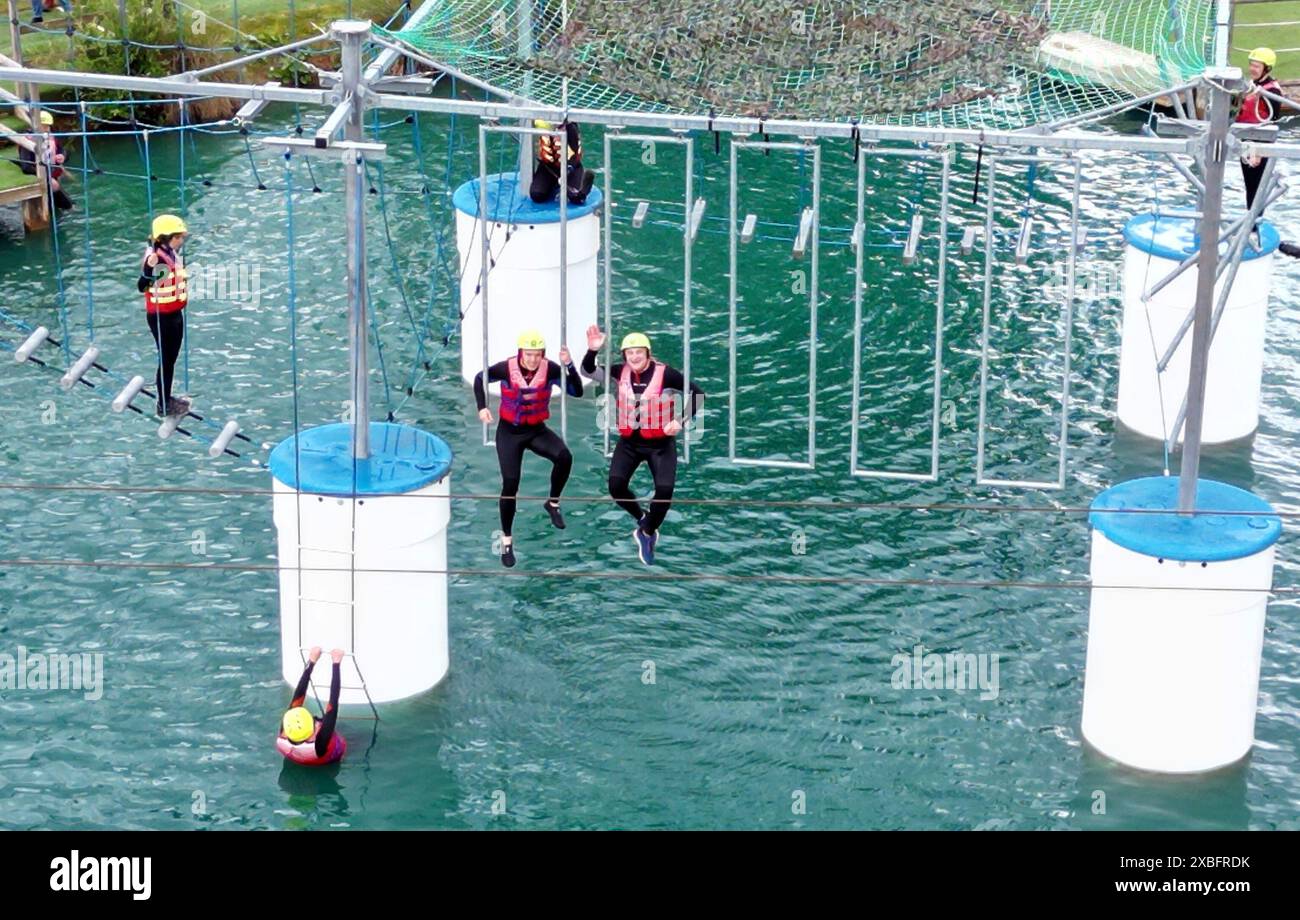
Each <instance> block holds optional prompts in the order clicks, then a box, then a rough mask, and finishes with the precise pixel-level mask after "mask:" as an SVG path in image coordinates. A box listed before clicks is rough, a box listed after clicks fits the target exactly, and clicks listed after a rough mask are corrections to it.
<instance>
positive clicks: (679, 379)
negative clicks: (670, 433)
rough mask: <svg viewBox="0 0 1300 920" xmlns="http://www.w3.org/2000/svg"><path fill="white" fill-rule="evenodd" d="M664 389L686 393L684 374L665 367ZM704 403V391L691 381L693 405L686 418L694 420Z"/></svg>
mask: <svg viewBox="0 0 1300 920" xmlns="http://www.w3.org/2000/svg"><path fill="white" fill-rule="evenodd" d="M664 389H666V390H676V391H677V392H678V393H684V392H685V391H686V378H685V377H684V376H683V375H682V372H681V371H679V370H678V369H677V368H675V367H665V368H664ZM703 403H704V391H703V390H701V389H700V385H699V384H698V383H696V382H695V381H694V380H692V381H691V403H690V406H688V407H687V408H688V411H687V413H686V417H687V418H694V417H695V413H696V412H697V411H698V410H699V408H700V406H701V405H703Z"/></svg>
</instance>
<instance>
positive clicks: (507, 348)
mask: <svg viewBox="0 0 1300 920" xmlns="http://www.w3.org/2000/svg"><path fill="white" fill-rule="evenodd" d="M487 191H488V196H487V199H488V200H487V217H488V220H487V233H488V240H489V247H490V252H491V260H492V262H490V263H489V266H490V270H489V271H488V314H489V315H488V329H487V341H488V360H489V362H491V363H496V362H497V361H503V360H505V359H506V358H508V357H510V356H511V355H513V354H514V353H515V351H516V347H517V346H516V343H517V341H518V339H519V334H520V333H521V332H523V331H524V330H526V329H537V330H539V331H541V333H542V335H543V336H545V337H546V353H547V357H549V358H552V359H555V358H556V356H557V355H558V354H559V350H560V345H561V343H562V340H561V336H560V204H559V198H558V196H557V197H556V199H555V200H554V201H550V202H547V203H546V204H534V203H533V201H532V199H530V198H529V197H528V192H527V190H523V191H521V190H520V189H519V176H518V174H517V173H499V174H496V175H491V176H488V177H487ZM561 194H562V193H561ZM452 203H453V204H454V205H455V206H456V247H457V250H458V251H459V253H460V264H461V265H462V266H463V267H464V273H463V275H462V276H461V286H460V306H461V312H463V313H464V319H462V320H461V326H460V341H461V352H460V371H461V376H462V377H463V378H464V379H465V381H466V382H469V381H472V380H473V379H474V375H475V374H477V373H478V372H479V371H481V370H483V304H482V302H481V301H480V300H479V296H478V288H479V281H480V278H481V271H482V255H483V238H482V236H480V235H479V230H480V228H481V227H482V226H483V224H482V222H481V221H480V220H479V216H478V214H479V181H478V179H472V180H470V181H469V182H466V183H465V184H464V185H462V186H461V187H460V188H458V189H456V194H455V195H454V196H453V197H452ZM600 203H601V194H600V190H599V189H597V188H592V190H591V193H590V194H589V195H588V196H587V200H586V201H585V202H584V203H583V204H581V205H574V204H570V205H568V212H567V226H568V231H567V233H568V238H567V240H566V241H565V246H566V256H567V259H568V263H569V265H568V274H567V276H566V291H565V294H566V316H567V319H568V336H567V344H568V346H569V350H570V351H571V352H572V353H573V358H574V361H575V362H576V361H581V359H582V355H583V354H584V353H585V352H586V350H587V327H588V326H590V325H592V324H593V323H595V322H596V318H597V310H596V254H597V253H598V252H599V251H600V218H599V216H598V215H597V213H596V209H597V208H598V207H599V206H600ZM507 237H509V241H508V242H507ZM492 263H495V264H494V265H493V264H492ZM362 667H364V664H363V665H362Z"/></svg>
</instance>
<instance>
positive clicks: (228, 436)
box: [208, 419, 239, 458]
mask: <svg viewBox="0 0 1300 920" xmlns="http://www.w3.org/2000/svg"><path fill="white" fill-rule="evenodd" d="M237 434H239V422H236V421H235V420H234V419H231V420H230V421H228V422H226V427H224V428H222V429H221V434H219V435H217V436H216V438H215V439H214V440H213V441H212V446H211V447H209V448H208V456H209V457H214V458H215V457H220V456H221V455H222V454H224V453H225V452H226V448H227V447H229V446H230V442H231V441H233V440H234V439H235V435H237Z"/></svg>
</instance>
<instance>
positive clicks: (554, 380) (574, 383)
mask: <svg viewBox="0 0 1300 920" xmlns="http://www.w3.org/2000/svg"><path fill="white" fill-rule="evenodd" d="M547 363H548V364H550V368H549V369H548V370H547V378H546V382H547V383H550V384H553V385H555V386H559V384H560V377H561V376H562V375H564V376H566V377H567V378H568V386H567V390H568V393H569V395H570V396H577V397H581V396H582V378H581V377H579V376H578V369H577V368H576V367H574V366H573V365H572V364H570V365H569V366H568V368H567V372H568V373H567V374H565V371H562V370H560V365H559V364H557V363H556V362H554V361H549V362H547Z"/></svg>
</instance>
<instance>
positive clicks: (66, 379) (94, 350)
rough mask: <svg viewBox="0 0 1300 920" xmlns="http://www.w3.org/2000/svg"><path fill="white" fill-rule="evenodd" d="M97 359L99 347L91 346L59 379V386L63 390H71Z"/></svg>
mask: <svg viewBox="0 0 1300 920" xmlns="http://www.w3.org/2000/svg"><path fill="white" fill-rule="evenodd" d="M98 358H99V346H98V345H91V346H90V347H89V348H87V349H86V353H85V354H84V355H82V356H81V357H80V358H78V359H77V363H76V364H74V365H72V367H70V368H68V372H67V373H66V374H64V375H63V376H62V377H60V378H59V386H61V387H63V389H65V390H71V389H72V387H73V384H75V383H76V382H77V381H78V380H80V379H81V378H82V377H84V376H85V375H86V371H88V370H90V366H91V365H92V364H94V363H95V361H96V360H98Z"/></svg>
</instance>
